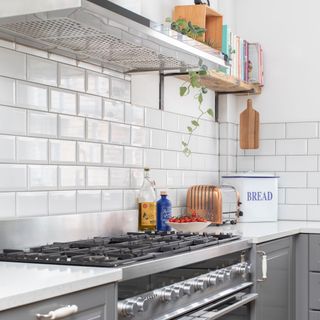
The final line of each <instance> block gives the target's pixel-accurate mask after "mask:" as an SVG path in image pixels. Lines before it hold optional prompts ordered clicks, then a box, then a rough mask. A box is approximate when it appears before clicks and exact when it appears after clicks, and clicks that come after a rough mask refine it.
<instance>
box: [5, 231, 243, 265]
mask: <svg viewBox="0 0 320 320" xmlns="http://www.w3.org/2000/svg"><path fill="white" fill-rule="evenodd" d="M239 238H240V237H239V236H236V235H233V234H229V233H227V234H223V233H220V234H207V233H203V234H198V233H175V232H128V233H127V234H125V235H120V236H115V237H95V238H92V239H84V240H78V241H70V242H54V243H52V244H49V245H43V246H37V247H32V248H30V249H27V250H15V249H4V250H3V253H2V254H0V261H12V262H30V263H47V264H64V265H77V266H94V267H117V266H124V265H127V264H133V263H137V262H140V261H143V260H149V259H159V258H163V257H168V256H173V255H176V254H180V253H183V252H188V251H194V250H199V249H202V248H205V247H209V246H214V245H219V244H222V243H225V242H229V241H234V240H238V239H239Z"/></svg>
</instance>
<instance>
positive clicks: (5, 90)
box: [0, 77, 16, 106]
mask: <svg viewBox="0 0 320 320" xmlns="http://www.w3.org/2000/svg"><path fill="white" fill-rule="evenodd" d="M15 87H16V85H15V81H14V80H13V79H9V78H3V77H0V88H1V90H0V104H5V105H9V106H12V105H15V101H16V98H15V91H16V90H15Z"/></svg>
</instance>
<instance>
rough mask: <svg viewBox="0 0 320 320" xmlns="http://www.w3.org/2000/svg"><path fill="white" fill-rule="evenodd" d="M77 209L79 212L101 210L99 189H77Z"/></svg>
mask: <svg viewBox="0 0 320 320" xmlns="http://www.w3.org/2000/svg"><path fill="white" fill-rule="evenodd" d="M77 211H78V212H79V213H85V212H98V211H101V191H100V190H80V191H77Z"/></svg>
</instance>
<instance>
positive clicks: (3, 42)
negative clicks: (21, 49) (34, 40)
mask: <svg viewBox="0 0 320 320" xmlns="http://www.w3.org/2000/svg"><path fill="white" fill-rule="evenodd" d="M0 47H3V48H8V49H15V47H16V44H15V43H14V42H12V41H7V40H3V39H0Z"/></svg>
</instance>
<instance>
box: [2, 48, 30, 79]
mask: <svg viewBox="0 0 320 320" xmlns="http://www.w3.org/2000/svg"><path fill="white" fill-rule="evenodd" d="M26 73H27V72H26V55H25V54H24V53H20V52H17V51H13V50H9V49H5V48H0V75H2V76H5V77H11V78H16V79H25V78H26Z"/></svg>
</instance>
